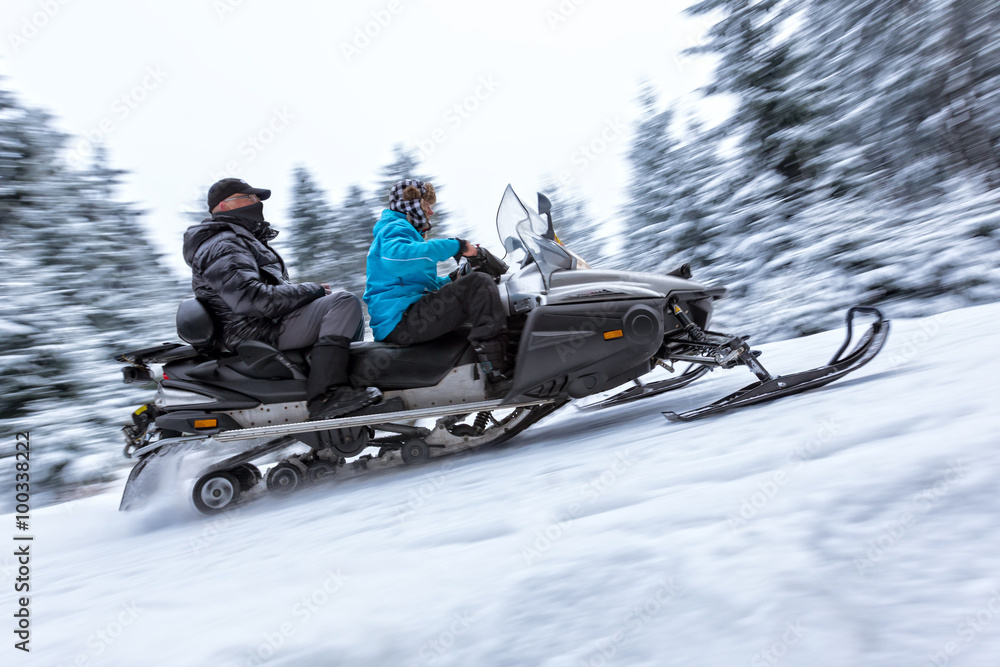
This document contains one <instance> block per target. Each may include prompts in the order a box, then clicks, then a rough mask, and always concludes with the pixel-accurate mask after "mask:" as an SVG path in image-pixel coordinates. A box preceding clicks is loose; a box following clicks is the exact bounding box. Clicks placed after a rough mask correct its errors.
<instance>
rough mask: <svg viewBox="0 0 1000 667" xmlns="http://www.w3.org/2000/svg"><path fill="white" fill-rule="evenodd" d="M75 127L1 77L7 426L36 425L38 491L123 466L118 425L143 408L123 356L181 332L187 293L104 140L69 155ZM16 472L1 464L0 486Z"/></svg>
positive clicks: (1, 309)
mask: <svg viewBox="0 0 1000 667" xmlns="http://www.w3.org/2000/svg"><path fill="white" fill-rule="evenodd" d="M66 140H67V137H66V136H64V135H62V134H60V133H59V132H57V131H56V130H55V129H54V128H53V127H52V123H51V121H50V118H49V116H48V115H47V114H45V113H44V112H42V111H40V110H38V109H31V108H26V107H24V106H22V105H20V104H19V103H18V101H17V100H16V99H14V97H13V96H12V95H10V94H9V93H7V92H5V91H2V90H0V249H2V250H0V276H2V277H0V284H2V285H3V298H2V299H0V430H2V432H3V433H6V434H13V433H14V432H16V431H30V433H31V442H32V443H33V445H34V446H33V447H32V452H31V454H32V460H31V464H32V465H31V482H32V487H31V488H32V492H33V494H32V498H33V499H35V501H36V502H38V501H43V500H44V499H45V495H44V494H40V493H39V492H41V491H43V490H45V491H48V492H49V493H50V494H52V493H63V494H66V493H74V492H76V491H77V490H79V489H81V488H84V487H86V486H88V485H92V484H96V483H100V482H106V481H109V480H111V479H112V478H113V475H114V473H115V470H116V468H120V466H121V463H122V462H124V459H122V457H121V455H120V454H119V451H120V449H119V448H118V444H117V437H116V436H117V431H118V429H119V428H120V427H121V425H122V422H123V420H124V419H127V416H128V412H129V410H130V409H131V408H132V407H135V406H134V404H135V390H134V389H129V388H128V387H127V386H126V385H124V384H122V382H121V371H120V370H119V368H118V365H117V364H116V363H114V361H112V359H113V356H114V355H115V354H117V353H120V352H122V351H124V350H126V349H129V348H130V347H134V346H136V344H137V343H138V344H140V345H141V344H144V343H156V342H159V341H165V340H171V339H173V338H174V336H175V334H174V331H173V310H174V309H175V308H176V304H177V301H178V300H179V299H180V298H181V296H182V295H183V294H184V289H183V288H182V287H181V285H180V284H179V282H178V281H176V280H175V279H174V277H173V276H172V275H171V274H170V272H169V271H168V270H167V269H166V268H165V267H164V265H163V263H162V261H161V260H160V258H159V257H158V256H157V255H156V253H155V251H154V250H153V247H152V245H151V244H150V242H149V240H148V235H147V232H146V230H145V228H144V227H143V225H142V224H141V217H142V212H141V211H140V210H139V209H137V208H136V207H135V206H134V205H132V204H129V203H124V202H120V201H116V199H115V196H116V195H115V192H116V189H117V187H118V185H119V181H120V177H121V172H120V171H117V170H114V169H111V168H109V167H108V166H107V161H106V158H105V156H104V153H103V151H101V150H100V149H98V150H96V151H95V152H94V157H93V160H92V162H91V164H90V165H87V166H85V167H83V168H80V169H71V168H69V167H68V166H67V163H66V160H65V159H64V158H63V153H64V151H65V144H66ZM11 442H12V438H5V440H4V443H3V449H2V450H0V452H2V457H4V458H6V457H11V456H13V451H12V449H13V445H12V444H11ZM13 471H14V466H13V465H4V466H3V477H2V481H3V484H0V486H4V487H8V486H9V485H10V484H11V483H12V482H13Z"/></svg>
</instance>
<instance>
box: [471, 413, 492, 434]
mask: <svg viewBox="0 0 1000 667" xmlns="http://www.w3.org/2000/svg"><path fill="white" fill-rule="evenodd" d="M489 423H490V413H489V412H480V413H479V414H478V415H476V420H475V421H474V422H472V426H473V427H474V428H475V429H476V430H477V431H479V432H480V433H482V432H483V431H485V430H486V425H487V424H489Z"/></svg>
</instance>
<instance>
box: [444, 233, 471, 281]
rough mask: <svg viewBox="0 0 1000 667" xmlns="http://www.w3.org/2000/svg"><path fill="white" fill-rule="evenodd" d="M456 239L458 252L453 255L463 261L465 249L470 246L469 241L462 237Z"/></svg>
mask: <svg viewBox="0 0 1000 667" xmlns="http://www.w3.org/2000/svg"><path fill="white" fill-rule="evenodd" d="M455 240H456V241H458V252H456V253H455V254H454V255H452V257H454V258H455V261H456V262H461V261H462V255H464V254H465V249H466V248H468V247H469V242H468V241H466V240H465V239H460V238H456V239H455ZM448 275H451V274H448Z"/></svg>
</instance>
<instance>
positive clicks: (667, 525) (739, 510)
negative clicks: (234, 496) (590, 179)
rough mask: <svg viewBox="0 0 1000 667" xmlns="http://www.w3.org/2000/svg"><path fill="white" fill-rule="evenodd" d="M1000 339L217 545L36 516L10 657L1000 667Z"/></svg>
mask: <svg viewBox="0 0 1000 667" xmlns="http://www.w3.org/2000/svg"><path fill="white" fill-rule="evenodd" d="M997 321H1000V304H998V305H989V306H981V307H976V308H969V309H964V310H959V311H954V312H950V313H945V314H943V315H938V316H935V317H931V318H927V319H922V320H908V321H895V322H893V326H894V329H893V332H892V334H891V335H890V338H889V343H888V345H887V347H886V349H884V350H883V352H882V354H881V355H880V356H879V357H878V358H876V359H875V360H874V361H873V362H872V363H870V364H869V365H868V366H866V367H864V368H863V369H861V370H860V371H858V372H857V373H855V374H854V375H853V376H850V377H848V378H846V379H844V380H842V381H840V382H839V383H836V384H833V385H830V386H828V387H826V388H824V389H821V390H818V391H814V392H811V393H807V394H803V395H800V396H795V397H790V398H787V399H783V400H781V401H778V402H775V403H771V404H766V405H762V406H756V407H752V408H748V409H745V410H744V411H742V412H737V413H733V414H728V415H723V416H719V417H715V418H712V419H709V420H706V421H702V422H694V423H690V424H682V425H675V424H670V423H668V422H667V421H666V420H664V419H663V417H662V416H661V415H660V411H661V410H663V409H667V408H668V407H669V408H670V409H686V408H690V407H694V406H697V405H700V404H703V403H705V402H708V401H710V400H713V399H714V398H717V397H719V396H721V395H723V394H725V393H727V392H728V391H730V390H732V389H734V388H736V387H739V386H742V385H743V384H746V383H747V382H748V381H749V380H750V376H749V374H747V373H746V371H745V370H743V369H736V370H733V371H730V372H726V373H723V372H716V373H714V374H712V375H710V376H709V377H708V378H707V379H704V380H702V381H701V383H700V384H698V383H696V384H695V385H693V386H692V387H689V388H688V389H686V390H682V391H681V392H678V393H677V394H676V395H673V396H671V395H667V396H664V397H660V398H654V399H651V400H649V401H646V402H644V403H638V404H633V405H628V406H620V407H618V408H611V409H608V410H606V411H603V412H599V413H581V412H578V411H577V410H575V409H574V408H572V407H568V408H565V409H564V410H562V411H561V414H560V413H556V414H555V415H553V416H552V417H550V418H549V419H548V420H546V421H543V422H542V423H541V424H539V425H537V426H536V427H534V428H532V429H530V430H529V431H528V432H527V433H525V434H523V435H522V436H520V437H518V438H517V439H515V441H514V442H512V443H510V444H509V445H507V446H505V447H501V448H498V449H495V450H491V451H482V452H478V453H475V454H472V455H468V456H466V457H462V458H459V459H456V460H451V461H447V462H441V461H432V462H430V463H428V464H427V465H425V466H423V467H420V468H405V469H398V470H394V471H390V472H388V473H386V474H382V475H378V476H373V477H369V478H367V479H364V478H362V479H353V480H346V481H344V482H342V483H340V484H339V485H333V486H330V487H326V488H323V489H312V490H307V491H306V492H303V493H301V494H298V495H296V496H294V497H292V498H290V499H285V500H278V499H265V500H264V501H262V502H258V503H256V504H252V505H250V506H247V507H244V508H242V509H238V510H235V511H234V512H233V513H231V514H229V515H223V516H220V517H215V518H204V517H200V516H198V515H196V514H194V513H193V510H189V509H188V508H187V507H186V506H185V503H184V502H183V501H178V502H177V503H175V504H174V505H173V506H167V507H161V508H159V509H157V510H155V511H148V512H145V513H141V514H128V515H124V514H119V513H118V512H117V511H116V509H117V503H118V496H117V494H118V492H119V491H120V489H115V490H114V491H113V492H111V493H108V494H106V495H101V496H97V497H94V498H89V499H86V500H81V501H76V502H72V503H67V504H64V505H61V506H56V507H50V508H46V509H44V510H40V511H37V512H35V513H34V515H33V529H34V534H35V536H36V537H35V542H34V543H33V561H32V581H31V585H32V592H31V609H32V641H31V648H32V651H31V653H30V654H23V653H21V652H20V651H16V650H14V649H13V648H12V644H13V640H12V639H11V638H10V637H11V635H10V634H7V635H6V636H7V637H8V640H7V641H8V643H7V645H6V646H4V647H3V648H2V649H0V650H2V655H3V656H4V658H3V664H6V665H46V666H48V665H53V666H62V665H67V666H68V665H127V666H134V665H170V666H171V667H178V666H183V665H219V666H229V665H233V666H236V665H403V666H411V665H463V666H471V665H498V666H501V665H510V666H515V665H517V666H522V665H538V666H545V667H556V666H562V665H593V666H599V665H606V664H607V665H628V666H644V665H650V666H652V665H740V664H743V665H745V664H749V665H776V664H784V665H893V666H897V665H944V664H953V665H963V666H972V665H996V664H998V663H1000V633H998V630H1000V616H998V614H1000V549H998V546H1000V537H998V529H1000V496H998V494H997V492H996V480H997V478H998V477H1000V455H998V451H997V440H998V437H997V436H998V433H1000V416H998V411H997V410H996V407H995V404H996V401H997V398H998V392H997V390H996V388H995V382H996V377H997V374H998V373H997V371H998V370H1000V364H998V362H997V359H996V350H997V349H1000V334H998V333H997V327H996V326H995V325H996V322H997ZM842 335H843V333H842V332H841V331H834V332H827V333H824V334H820V335H817V336H812V337H809V338H801V339H796V340H791V341H785V342H782V343H777V344H773V345H764V346H762V347H761V349H763V350H764V356H763V358H762V361H764V362H765V364H766V365H767V367H768V368H769V369H770V370H772V372H791V371H794V370H800V369H804V368H807V367H812V366H814V365H817V364H820V363H824V362H825V361H826V360H827V359H828V357H829V356H830V355H831V354H832V353H833V351H834V350H836V348H837V347H838V346H839V344H840V342H841V337H842ZM13 522H14V520H13V517H12V516H11V515H6V516H3V517H0V524H2V525H5V526H13ZM4 552H6V553H8V554H9V550H8V549H5V550H4ZM0 565H2V567H3V569H2V572H0V574H2V579H3V582H2V587H0V609H2V613H3V615H4V616H5V617H6V618H8V619H10V618H11V616H10V615H9V614H10V613H11V612H12V610H13V608H14V601H13V599H12V592H11V590H12V579H13V577H14V576H15V575H14V570H13V568H12V565H13V559H12V557H11V556H9V555H6V556H4V557H2V558H0ZM8 623H11V621H10V620H8ZM6 632H7V633H9V630H8V631H6Z"/></svg>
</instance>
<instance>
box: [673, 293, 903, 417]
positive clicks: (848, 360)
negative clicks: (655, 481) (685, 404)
mask: <svg viewBox="0 0 1000 667" xmlns="http://www.w3.org/2000/svg"><path fill="white" fill-rule="evenodd" d="M856 313H865V314H868V315H874V316H875V317H876V318H878V319H877V320H876V321H875V323H874V324H872V325H871V328H870V329H868V331H866V332H865V334H864V336H862V337H861V340H860V341H859V342H858V344H857V346H856V347H855V348H854V349H853V350H852V351H851V353H850V354H848V355H847V356H846V357H843V358H841V356H840V355H842V354H843V353H844V350H846V349H847V347H848V345H850V343H851V338H852V328H853V322H854V315H855V314H856ZM888 336H889V320H887V319H885V318H884V317H883V316H882V313H881V312H879V311H878V310H877V309H875V308H868V307H865V306H855V307H853V308H851V309H850V310H848V311H847V340H845V341H844V344H843V345H841V346H840V349H839V350H837V353H836V354H835V355H833V359H831V360H830V363H828V364H827V365H826V366H820V367H819V368H814V369H812V370H808V371H802V372H800V373H793V374H792V375H779V376H778V377H770V375H769V374H768V373H767V372H766V371H764V370H763V367H760V371H761V373H759V374H758V376H760V375H761V374H763V377H762V378H761V379H760V380H759V381H758V382H754V383H753V384H750V385H747V386H746V387H743V388H742V389H740V390H739V391H736V392H733V393H732V394H730V395H729V396H726V397H725V398H722V399H719V400H718V401H715V402H714V403H710V404H709V405H706V406H703V407H701V408H696V409H694V410H690V411H688V412H683V413H680V414H678V413H676V412H664V413H663V416H664V417H666V418H667V419H668V420H670V421H672V422H687V421H692V420H694V419H698V418H699V417H707V416H709V415H715V414H719V413H720V412H725V411H727V410H732V409H735V408H741V407H744V406H747V405H753V404H755V403H763V402H764V401H770V400H774V399H776V398H781V397H783V396H791V395H792V394H798V393H801V392H803V391H808V390H810V389H815V388H817V387H822V386H823V385H826V384H829V383H831V382H833V381H834V380H837V379H839V378H842V377H844V376H845V375H847V374H848V373H851V372H853V371H856V370H857V369H859V368H861V367H862V366H864V365H865V364H867V363H868V362H869V361H871V360H872V359H873V358H875V355H877V354H878V353H879V351H880V350H881V349H882V346H883V345H885V341H886V339H887V338H888ZM758 364H759V362H758ZM751 368H753V366H751ZM755 372H757V370H756V369H755Z"/></svg>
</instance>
